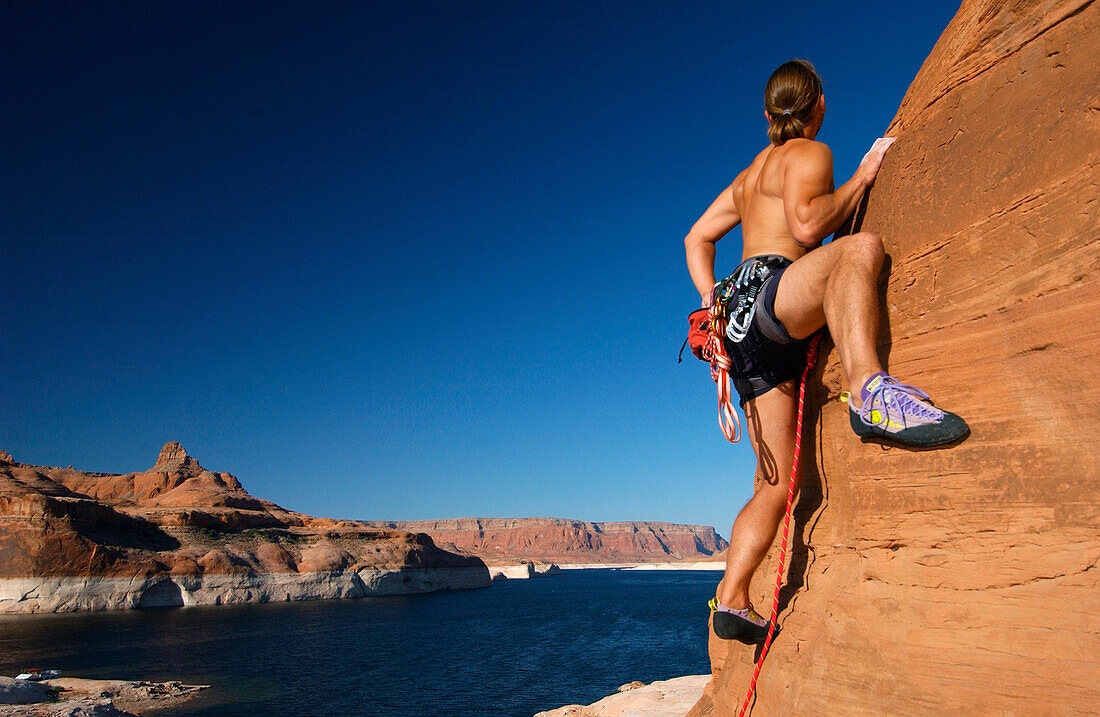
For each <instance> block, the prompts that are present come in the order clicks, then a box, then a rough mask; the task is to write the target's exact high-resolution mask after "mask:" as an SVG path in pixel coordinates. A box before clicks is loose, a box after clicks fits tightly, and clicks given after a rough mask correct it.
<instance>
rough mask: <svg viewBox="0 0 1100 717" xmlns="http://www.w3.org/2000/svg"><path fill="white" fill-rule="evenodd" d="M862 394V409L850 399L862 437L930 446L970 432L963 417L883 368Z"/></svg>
mask: <svg viewBox="0 0 1100 717" xmlns="http://www.w3.org/2000/svg"><path fill="white" fill-rule="evenodd" d="M860 396H861V397H862V399H863V405H862V406H861V407H859V408H856V407H855V406H853V405H852V403H851V401H848V418H849V420H850V422H851V424H852V430H853V431H855V432H856V435H857V436H861V437H863V438H868V437H874V436H877V437H879V438H888V439H890V440H892V441H897V442H898V443H901V444H902V445H906V446H917V447H921V448H928V447H930V446H942V445H946V444H948V443H954V442H955V441H957V440H959V439H960V438H963V437H964V436H966V435H967V434H968V433H969V432H970V427H969V426H967V425H966V421H964V420H963V419H962V418H960V417H959V416H957V415H955V414H954V413H951V412H950V411H944V410H942V409H939V408H936V407H935V406H933V405H932V403H931V401H930V398H929V396H928V394H927V393H925V392H924V391H922V390H920V389H919V388H917V387H916V386H908V385H906V384H904V383H901V382H899V381H898V380H897V379H896V378H894V377H893V376H889V375H887V374H886V373H885V372H883V371H880V372H878V373H876V374H875V375H874V376H872V377H871V378H870V379H868V380H867V383H866V384H864V386H863V389H862V390H861V391H860Z"/></svg>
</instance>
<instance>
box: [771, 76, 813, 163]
mask: <svg viewBox="0 0 1100 717" xmlns="http://www.w3.org/2000/svg"><path fill="white" fill-rule="evenodd" d="M820 97H821V78H820V77H819V76H818V74H817V71H816V70H815V69H814V66H813V65H811V64H810V63H809V62H807V61H806V60H791V61H790V62H785V63H783V64H782V65H780V66H779V69H777V70H776V71H775V72H773V73H772V76H771V77H769V78H768V84H767V85H766V86H765V87H764V109H765V110H766V111H767V112H768V116H769V117H770V118H771V123H770V124H769V125H768V139H769V140H771V142H772V144H775V145H782V144H783V143H784V142H786V141H787V140H789V139H794V138H795V137H801V136H802V134H803V132H805V131H806V125H807V124H809V121H810V116H811V115H812V114H813V110H814V106H815V105H816V104H817V101H818V99H819V98H820Z"/></svg>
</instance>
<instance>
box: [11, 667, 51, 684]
mask: <svg viewBox="0 0 1100 717" xmlns="http://www.w3.org/2000/svg"><path fill="white" fill-rule="evenodd" d="M60 676H61V670H43V669H40V668H38V667H31V668H29V669H27V670H25V671H24V672H20V673H19V674H18V675H16V676H15V679H17V680H27V681H28V682H41V681H42V680H52V679H53V678H55V677H60Z"/></svg>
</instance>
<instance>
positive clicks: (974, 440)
mask: <svg viewBox="0 0 1100 717" xmlns="http://www.w3.org/2000/svg"><path fill="white" fill-rule="evenodd" d="M895 31H898V32H904V28H896V29H895ZM827 122H828V120H826V123H827ZM886 134H887V135H892V136H896V137H897V138H898V140H897V142H896V143H895V145H894V146H893V147H892V148H891V149H890V151H889V153H888V154H887V156H886V161H885V163H884V164H883V168H882V171H881V173H880V175H879V179H878V181H877V183H876V185H875V187H874V188H873V190H872V191H871V194H870V197H869V201H868V203H867V206H866V211H865V213H863V214H862V215H861V216H859V218H858V219H859V222H860V223H861V226H862V228H863V229H864V230H869V231H873V232H875V233H877V234H879V235H880V236H881V237H882V238H883V241H884V243H885V245H886V250H887V253H888V255H889V258H890V260H889V264H888V270H889V274H888V279H887V280H886V283H885V287H884V290H883V300H884V306H885V311H884V313H883V317H882V319H883V320H882V327H881V332H880V349H881V351H880V353H881V355H882V357H883V359H884V361H885V362H886V365H887V367H888V370H889V371H890V373H892V374H893V375H895V376H897V377H899V378H900V379H901V380H902V381H904V382H908V383H913V384H916V385H918V386H920V387H922V388H924V389H925V390H928V391H929V392H930V393H931V394H932V396H933V398H934V399H935V400H936V402H937V403H938V404H939V405H941V406H943V407H945V408H948V409H950V410H953V411H956V412H958V413H959V414H961V415H962V416H963V417H964V418H966V420H967V421H968V422H969V423H970V426H971V429H972V434H971V436H970V437H969V438H968V439H967V440H965V441H964V442H962V443H961V444H959V445H956V446H953V447H950V448H945V449H939V450H931V451H914V450H906V449H903V448H897V447H884V446H883V445H880V444H876V443H861V442H860V441H859V440H858V439H857V438H855V437H854V435H853V434H852V431H851V429H850V427H849V426H848V416H847V409H846V406H845V405H844V404H842V403H841V402H840V401H839V400H838V399H839V393H840V391H841V389H842V385H841V383H842V374H841V371H840V368H839V364H838V361H837V356H836V352H835V351H834V350H832V347H831V346H829V345H827V344H824V345H823V348H824V355H823V357H824V358H823V361H822V362H821V365H820V366H819V368H818V370H817V372H816V375H815V377H814V379H813V380H812V381H811V384H810V389H809V394H810V409H809V411H808V412H807V425H808V432H807V435H808V436H809V437H810V439H811V440H809V441H807V446H806V450H805V452H804V460H805V467H806V475H805V484H804V488H803V490H802V493H801V495H800V498H799V503H798V507H797V510H796V526H795V528H794V544H793V546H794V557H793V563H792V565H791V567H790V570H789V572H788V576H787V582H786V586H785V587H784V590H783V593H782V600H781V609H782V612H781V615H780V624H781V626H782V632H781V633H780V634H779V636H778V637H777V639H776V640H775V643H774V645H773V647H772V650H771V653H770V654H769V656H768V658H767V661H766V662H765V664H764V667H763V671H762V673H761V678H760V682H759V686H758V691H757V692H758V695H757V698H756V701H755V704H754V705H753V707H752V714H756V715H791V714H796V715H808V714H839V715H882V714H890V715H918V714H920V715H923V714H998V715H1001V714H1028V715H1070V714H1095V712H1096V710H1097V705H1100V569H1098V567H1097V566H1098V563H1100V470H1098V466H1100V417H1098V416H1100V413H1098V411H1097V408H1096V397H1097V396H1098V395H1100V374H1098V373H1097V371H1096V368H1097V367H1098V366H1100V280H1098V274H1097V272H1098V270H1100V188H1098V181H1100V180H1098V175H1097V165H1098V163H1100V7H1097V5H1096V4H1094V3H1093V2H1091V1H1081V0H1072V1H1070V0H1062V1H1054V0H1010V1H1008V2H1004V1H1001V0H967V1H966V2H964V3H963V4H962V7H961V8H960V10H959V12H958V14H957V15H956V17H955V18H954V19H953V20H952V21H951V23H950V24H949V26H948V27H947V29H946V30H945V31H944V33H943V36H942V37H941V38H940V40H939V41H938V42H937V44H936V46H935V48H934V49H933V50H932V52H931V54H930V56H929V57H928V59H927V60H926V62H925V63H924V65H923V67H922V68H921V70H920V73H919V74H918V75H917V77H916V79H915V80H914V81H913V83H912V85H911V86H910V88H909V91H908V93H907V94H906V96H905V99H904V100H903V101H902V103H901V107H900V109H899V110H898V114H897V117H896V119H895V120H894V122H893V123H892V124H891V126H890V128H889V129H888V130H887V131H886ZM823 138H824V137H823ZM871 139H872V138H868V144H869V143H870V140H871ZM775 552H776V551H775V550H774V548H773V552H772V554H771V555H770V556H769V559H768V561H766V563H765V565H764V566H763V567H762V568H761V570H759V571H758V573H757V575H756V579H755V580H754V583H753V588H752V595H753V599H754V601H755V604H756V605H757V607H758V608H761V606H767V607H770V604H771V592H772V585H773V584H774V580H775V574H774V571H775V569H776V563H775ZM761 612H766V609H764V608H761ZM710 648H711V658H712V667H713V668H714V672H715V677H714V680H713V681H712V683H711V685H710V686H709V688H708V691H707V693H706V695H705V696H704V698H703V699H702V700H701V701H700V702H699V703H698V704H697V705H696V707H695V708H694V710H693V712H692V715H696V716H701V715H707V714H715V715H723V716H724V715H736V714H737V713H738V710H739V709H740V706H741V701H742V700H743V698H744V695H745V693H746V690H747V688H748V684H749V678H750V676H751V672H752V666H753V659H754V657H755V650H754V649H752V648H748V647H744V646H741V645H739V644H733V645H731V644H728V643H723V642H722V641H719V640H717V639H716V638H714V637H713V635H711V645H710Z"/></svg>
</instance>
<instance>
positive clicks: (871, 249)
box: [844, 232, 886, 266]
mask: <svg viewBox="0 0 1100 717" xmlns="http://www.w3.org/2000/svg"><path fill="white" fill-rule="evenodd" d="M844 244H845V252H846V253H847V254H848V255H849V256H851V257H853V258H856V259H859V260H862V261H865V262H867V263H869V264H872V265H874V266H881V265H882V262H883V260H884V259H885V258H886V249H885V248H883V246H882V240H881V239H879V238H878V235H877V234H873V233H871V232H860V233H859V234H852V235H851V236H847V237H844Z"/></svg>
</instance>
